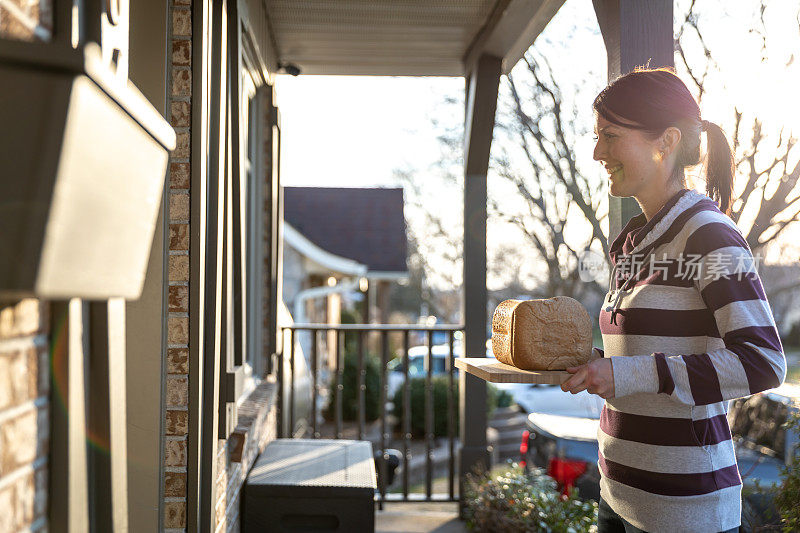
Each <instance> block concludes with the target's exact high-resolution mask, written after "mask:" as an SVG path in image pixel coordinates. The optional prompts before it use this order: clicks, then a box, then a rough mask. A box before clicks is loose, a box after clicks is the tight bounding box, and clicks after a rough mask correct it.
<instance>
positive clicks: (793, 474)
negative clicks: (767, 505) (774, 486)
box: [775, 412, 800, 532]
mask: <svg viewBox="0 0 800 533" xmlns="http://www.w3.org/2000/svg"><path fill="white" fill-rule="evenodd" d="M786 428H787V429H786V431H787V432H788V431H797V430H798V429H800V413H798V412H794V413H792V415H791V416H790V417H789V420H788V422H786ZM791 454H792V455H791V457H789V458H788V459H789V460H788V461H787V462H786V466H785V467H784V469H783V472H782V474H781V478H782V481H781V485H780V487H779V488H778V494H777V497H776V498H775V503H776V505H777V507H778V510H779V511H780V513H781V519H782V524H783V530H784V531H787V532H789V531H800V507H798V505H797V502H798V501H800V447H795V448H794V449H793V450H791Z"/></svg>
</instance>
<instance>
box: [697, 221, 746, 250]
mask: <svg viewBox="0 0 800 533" xmlns="http://www.w3.org/2000/svg"><path fill="white" fill-rule="evenodd" d="M728 246H738V247H740V248H745V249H746V250H747V251H750V246H748V244H747V241H746V240H745V239H744V238H743V237H742V236H741V234H739V232H738V231H736V230H735V229H733V228H732V227H730V226H729V225H727V224H725V223H724V222H710V223H708V224H705V225H703V226H700V227H699V228H697V229H696V230H694V232H693V233H692V234H691V235H689V237H688V238H687V239H686V248H685V251H686V253H687V254H700V255H706V254H707V253H710V252H713V251H714V250H718V249H720V248H725V247H728Z"/></svg>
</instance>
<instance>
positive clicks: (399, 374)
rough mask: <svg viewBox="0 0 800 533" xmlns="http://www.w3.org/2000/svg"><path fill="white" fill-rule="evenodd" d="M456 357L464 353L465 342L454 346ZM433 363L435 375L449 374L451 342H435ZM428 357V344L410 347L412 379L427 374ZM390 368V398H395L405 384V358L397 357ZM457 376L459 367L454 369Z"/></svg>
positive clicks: (409, 360) (409, 368) (410, 372)
mask: <svg viewBox="0 0 800 533" xmlns="http://www.w3.org/2000/svg"><path fill="white" fill-rule="evenodd" d="M453 352H455V355H456V357H460V356H461V355H463V353H464V348H463V344H461V343H460V342H457V343H455V344H454V346H453ZM431 355H432V356H433V357H432V364H433V372H432V374H433V375H434V376H443V375H447V358H448V357H449V355H450V345H449V344H434V345H433V347H432V348H431ZM427 357H428V347H427V346H414V347H412V348H409V349H408V376H409V377H410V378H411V379H414V378H422V377H425V375H426V370H425V359H426V358H427ZM386 368H387V369H388V371H389V372H388V382H389V390H388V398H393V397H394V394H395V392H397V390H398V389H399V388H400V387H402V386H403V383H404V382H405V377H404V374H403V358H402V357H396V358H394V359H392V360H391V361H389V364H388V365H387V367H386ZM454 372H455V374H454V375H455V376H458V369H454Z"/></svg>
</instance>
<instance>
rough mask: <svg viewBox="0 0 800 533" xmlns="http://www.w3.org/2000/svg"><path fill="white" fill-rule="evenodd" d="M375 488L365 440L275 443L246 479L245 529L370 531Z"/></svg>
mask: <svg viewBox="0 0 800 533" xmlns="http://www.w3.org/2000/svg"><path fill="white" fill-rule="evenodd" d="M376 488H377V482H376V478H375V463H374V461H373V459H372V444H370V443H369V442H366V441H357V440H325V439H277V440H274V441H272V442H271V443H269V444H268V445H267V447H266V448H265V449H264V451H263V452H262V453H261V455H260V456H259V457H258V459H256V462H255V464H254V465H253V468H252V469H251V470H250V473H249V474H248V476H247V481H246V482H245V486H244V501H243V508H242V526H243V531H244V532H245V533H254V532H272V531H281V532H290V531H291V532H297V531H311V530H313V531H342V532H345V531H346V532H359V533H360V532H374V531H375V504H374V498H375V490H376Z"/></svg>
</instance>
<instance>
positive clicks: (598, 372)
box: [561, 358, 614, 399]
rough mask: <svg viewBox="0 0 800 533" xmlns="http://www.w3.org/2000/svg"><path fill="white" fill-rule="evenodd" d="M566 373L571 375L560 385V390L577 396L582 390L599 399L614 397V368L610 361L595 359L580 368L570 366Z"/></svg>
mask: <svg viewBox="0 0 800 533" xmlns="http://www.w3.org/2000/svg"><path fill="white" fill-rule="evenodd" d="M567 372H569V373H570V374H573V375H572V376H570V378H569V379H567V381H565V382H564V383H562V384H561V390H563V391H564V392H571V393H572V394H577V393H579V392H580V391H582V390H586V391H588V392H589V393H590V394H597V395H598V396H600V397H601V398H604V399H608V398H613V397H614V367H613V366H611V359H608V358H603V359H595V360H594V361H592V362H591V363H587V364H585V365H581V366H571V367H569V368H567Z"/></svg>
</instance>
